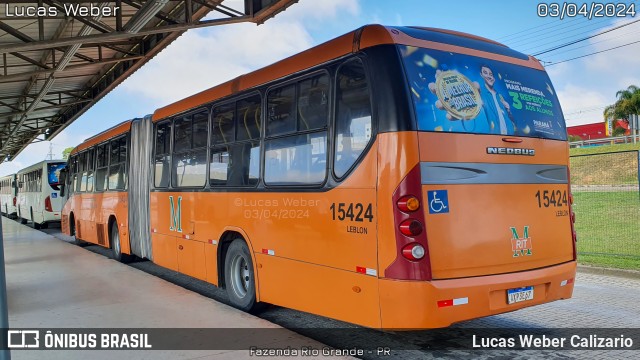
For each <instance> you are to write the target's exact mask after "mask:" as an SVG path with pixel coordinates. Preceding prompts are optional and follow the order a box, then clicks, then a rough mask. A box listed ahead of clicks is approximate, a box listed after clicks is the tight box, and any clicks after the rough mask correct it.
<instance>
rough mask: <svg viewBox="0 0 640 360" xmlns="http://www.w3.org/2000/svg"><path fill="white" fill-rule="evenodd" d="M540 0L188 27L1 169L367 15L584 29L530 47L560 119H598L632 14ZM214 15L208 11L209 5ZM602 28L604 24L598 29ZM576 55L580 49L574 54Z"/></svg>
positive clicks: (366, 9)
mask: <svg viewBox="0 0 640 360" xmlns="http://www.w3.org/2000/svg"><path fill="white" fill-rule="evenodd" d="M243 2H244V1H243V0H225V1H224V2H223V4H224V5H227V6H230V7H233V8H236V9H242V6H243V5H242V4H243ZM574 3H577V4H578V5H580V4H582V3H580V2H574ZM539 4H542V5H539ZM546 4H547V3H544V2H540V1H529V0H526V1H513V0H483V1H477V0H475V1H474V0H451V1H441V0H394V1H389V0H321V1H320V0H299V2H298V3H296V4H293V5H292V6H291V7H289V8H288V9H287V10H286V11H284V12H281V13H279V14H278V15H276V17H275V18H273V19H270V20H268V21H267V22H265V23H264V24H262V25H259V26H258V25H255V24H253V23H240V24H230V25H222V26H215V27H210V28H203V29H193V30H189V31H188V32H186V33H185V34H183V35H182V36H180V37H179V38H178V39H177V40H176V41H174V42H173V43H172V44H171V45H169V46H168V47H167V48H166V49H164V50H163V51H162V52H161V53H160V54H158V55H157V56H156V57H154V58H153V59H152V60H151V61H149V62H148V63H147V64H146V65H145V66H144V67H143V68H142V69H140V70H138V71H137V72H136V73H134V74H133V75H132V76H130V77H129V78H128V79H127V80H125V81H124V82H123V83H122V84H120V85H119V86H118V87H117V88H116V89H115V90H113V91H112V92H111V93H109V94H108V95H107V96H105V97H104V98H103V99H102V100H100V101H99V102H98V103H97V104H96V105H94V106H93V107H92V108H91V109H90V110H89V111H87V112H86V113H85V114H83V115H82V116H81V117H80V118H79V119H77V120H76V121H75V122H74V123H73V124H71V125H69V126H68V127H67V128H66V129H65V130H64V131H62V132H61V133H60V134H59V135H58V136H56V137H55V138H54V139H53V140H52V141H51V142H48V141H43V142H40V143H36V144H32V145H30V146H29V147H27V148H26V149H25V150H24V151H23V152H22V153H21V154H20V155H18V156H17V157H16V158H15V159H14V160H13V161H11V162H4V163H2V164H0V176H2V175H6V174H10V173H15V172H17V171H18V170H20V169H22V168H24V167H27V166H29V165H31V164H33V163H36V162H38V161H41V160H43V159H45V157H47V154H48V153H49V152H50V151H51V152H52V153H53V156H54V158H61V156H62V151H63V150H64V149H65V148H67V147H73V146H76V145H78V144H79V143H81V142H82V141H83V140H84V139H86V138H88V137H90V136H93V135H95V134H97V133H99V132H101V131H103V130H105V129H108V128H110V127H112V126H114V125H116V124H118V123H120V122H122V121H124V120H127V119H131V118H134V117H141V116H144V115H146V114H151V113H153V112H154V111H155V109H157V108H159V107H162V106H165V105H167V104H170V103H172V102H174V101H177V100H180V99H182V98H184V97H187V96H189V95H192V94H195V93H197V92H200V91H202V90H205V89H207V88H210V87H213V86H215V85H217V84H220V83H222V82H225V81H227V80H231V79H233V78H235V77H237V76H239V75H242V74H244V73H247V72H250V71H253V70H256V69H259V68H261V67H264V66H266V65H269V64H271V63H274V62H276V61H278V60H281V59H284V58H286V57H289V56H291V55H294V54H296V53H298V52H301V51H303V50H306V49H308V48H311V47H313V46H315V45H318V44H320V43H323V42H325V41H328V40H331V39H333V38H335V37H337V36H340V35H342V34H344V33H347V32H349V31H352V30H354V29H356V28H358V27H360V26H363V25H365V24H374V23H377V24H383V25H391V26H424V27H435V28H443V29H450V30H456V31H462V32H467V33H470V34H474V35H479V36H483V37H486V38H489V39H492V40H496V41H498V42H501V43H503V44H505V45H507V46H509V47H511V48H513V49H515V50H518V51H520V52H523V53H526V54H533V55H535V54H537V53H540V52H543V51H545V50H547V49H551V48H553V47H555V46H559V45H563V44H566V43H568V42H571V41H573V40H579V39H583V38H587V37H590V36H592V37H591V38H590V39H587V40H584V41H580V42H577V43H576V44H574V45H572V46H569V47H563V48H561V49H558V50H555V51H551V52H548V53H544V54H540V55H537V56H536V57H537V58H538V59H540V60H541V61H542V62H543V64H545V66H546V69H547V72H548V73H549V76H550V78H551V80H552V82H553V85H554V87H555V90H556V93H557V94H558V97H559V99H560V104H561V106H562V109H563V112H564V115H565V119H566V121H567V126H572V125H580V124H587V123H593V122H599V121H603V118H602V111H603V109H604V107H605V106H607V105H609V104H613V103H614V102H615V100H616V92H617V91H618V90H621V89H626V88H627V87H628V86H629V85H638V86H640V56H638V54H640V21H639V20H640V14H638V15H637V16H635V17H632V16H631V14H630V13H627V14H625V15H626V16H624V17H622V16H620V17H614V16H611V17H606V16H605V17H599V18H593V19H590V20H589V19H587V18H585V17H583V16H575V17H565V18H564V19H558V18H557V17H551V16H539V14H538V10H544V7H545V5H546ZM560 4H562V2H560ZM586 4H593V3H586ZM620 4H622V2H620ZM627 4H633V5H634V6H637V7H638V9H637V10H638V11H639V12H640V3H638V2H637V1H629V2H627ZM540 6H542V8H540ZM620 15H622V14H620ZM215 17H218V16H217V15H216V13H211V14H210V15H208V18H215ZM634 21H637V22H634ZM622 25H624V26H622ZM619 26H622V27H620V28H618V29H614V28H616V27H619ZM607 30H611V31H609V32H606V33H604V34H601V35H598V34H599V33H602V32H605V31H607ZM636 41H638V43H635V44H631V45H627V44H630V43H633V42H636ZM618 46H620V47H619V48H617V49H614V50H608V49H611V48H614V47H618ZM598 52H600V53H598ZM589 54H591V55H589ZM584 55H588V56H584ZM580 56H584V57H581V58H578V59H573V58H576V57H580ZM569 59H573V60H569ZM564 60H569V61H566V62H562V61H564Z"/></svg>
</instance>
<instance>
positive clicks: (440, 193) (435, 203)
mask: <svg viewBox="0 0 640 360" xmlns="http://www.w3.org/2000/svg"><path fill="white" fill-rule="evenodd" d="M427 194H428V199H429V214H446V213H448V212H449V196H448V195H447V190H433V191H429V192H428V193H427Z"/></svg>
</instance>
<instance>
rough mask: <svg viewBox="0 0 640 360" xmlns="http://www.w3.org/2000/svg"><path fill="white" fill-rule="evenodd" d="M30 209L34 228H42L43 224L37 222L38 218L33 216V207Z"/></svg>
mask: <svg viewBox="0 0 640 360" xmlns="http://www.w3.org/2000/svg"><path fill="white" fill-rule="evenodd" d="M29 211H31V221H33V228H34V229H36V230H40V228H41V227H42V225H40V224H38V223H37V222H36V219H35V218H34V217H33V208H31V209H30V210H29Z"/></svg>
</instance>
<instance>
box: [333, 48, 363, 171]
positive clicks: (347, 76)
mask: <svg viewBox="0 0 640 360" xmlns="http://www.w3.org/2000/svg"><path fill="white" fill-rule="evenodd" d="M337 85H338V89H337V94H336V95H337V103H336V118H335V141H334V147H335V149H334V150H335V152H334V165H333V172H334V174H335V175H336V177H338V178H341V177H343V176H344V175H345V174H346V173H347V172H348V171H349V169H350V168H351V167H352V166H353V164H354V163H355V162H356V160H357V159H358V158H359V157H360V155H361V154H362V152H363V151H364V149H365V148H366V147H367V144H368V143H369V141H370V140H371V131H372V125H371V100H370V98H369V86H368V84H367V79H366V76H365V71H364V66H363V65H362V62H361V61H360V60H356V61H349V62H347V63H346V64H344V65H342V66H341V67H340V69H339V70H338V74H337Z"/></svg>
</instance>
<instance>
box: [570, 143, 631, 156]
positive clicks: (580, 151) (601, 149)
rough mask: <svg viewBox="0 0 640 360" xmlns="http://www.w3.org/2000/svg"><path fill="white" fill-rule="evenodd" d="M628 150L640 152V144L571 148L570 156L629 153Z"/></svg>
mask: <svg viewBox="0 0 640 360" xmlns="http://www.w3.org/2000/svg"><path fill="white" fill-rule="evenodd" d="M627 150H640V143H636V144H633V143H631V144H615V145H600V146H589V147H582V148H571V149H569V156H573V155H587V154H602V153H609V152H616V151H627Z"/></svg>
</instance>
